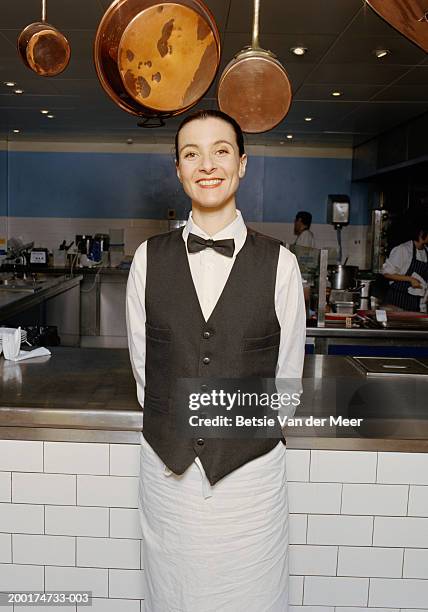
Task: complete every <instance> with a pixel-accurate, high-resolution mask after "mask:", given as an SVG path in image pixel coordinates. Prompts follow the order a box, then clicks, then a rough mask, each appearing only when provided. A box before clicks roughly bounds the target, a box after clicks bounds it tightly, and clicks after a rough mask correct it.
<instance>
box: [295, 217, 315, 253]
mask: <svg viewBox="0 0 428 612" xmlns="http://www.w3.org/2000/svg"><path fill="white" fill-rule="evenodd" d="M311 223H312V215H311V213H310V212H306V211H305V210H300V211H299V212H298V213H297V215H296V218H295V220H294V235H295V236H296V240H295V241H294V243H293V244H295V245H296V246H303V247H311V248H312V249H314V248H315V238H314V235H313V233H312V232H311V230H310V229H309V228H310V227H311Z"/></svg>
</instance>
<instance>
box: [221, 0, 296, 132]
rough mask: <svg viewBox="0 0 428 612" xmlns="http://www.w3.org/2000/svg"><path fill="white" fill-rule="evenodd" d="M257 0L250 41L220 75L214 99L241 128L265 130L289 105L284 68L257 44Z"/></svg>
mask: <svg viewBox="0 0 428 612" xmlns="http://www.w3.org/2000/svg"><path fill="white" fill-rule="evenodd" d="M259 14H260V0H255V2H254V23H253V41H252V45H251V46H249V47H245V48H244V49H242V51H240V52H239V53H238V54H237V55H235V57H234V58H233V59H232V61H231V62H229V64H228V65H227V66H226V68H225V69H224V71H223V74H222V75H221V77H220V81H219V86H218V92H217V99H218V105H219V107H220V109H221V110H222V111H224V112H225V113H228V114H229V115H231V116H232V117H234V119H236V120H237V121H238V123H239V125H240V126H241V128H242V130H243V131H244V132H250V133H258V132H267V131H268V130H271V129H272V128H274V127H275V126H276V125H278V123H280V122H281V121H282V120H283V119H284V117H285V116H286V114H287V113H288V110H289V108H290V104H291V99H292V93H291V85H290V81H289V79H288V75H287V72H286V71H285V68H284V67H283V66H282V64H281V63H280V62H279V61H278V60H277V59H276V56H275V55H274V54H273V53H271V52H270V51H266V50H265V49H262V48H261V47H260V45H259Z"/></svg>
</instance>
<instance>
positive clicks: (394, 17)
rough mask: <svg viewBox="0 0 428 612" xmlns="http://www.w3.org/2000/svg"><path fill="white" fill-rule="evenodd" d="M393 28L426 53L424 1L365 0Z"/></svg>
mask: <svg viewBox="0 0 428 612" xmlns="http://www.w3.org/2000/svg"><path fill="white" fill-rule="evenodd" d="M366 2H367V4H368V5H369V6H370V7H371V8H372V9H373V10H374V11H375V12H376V13H377V14H378V15H380V16H381V17H382V18H383V19H384V20H385V21H387V22H388V23H389V24H390V25H392V27H393V28H395V29H396V30H398V31H399V32H400V33H401V34H404V36H406V38H408V39H409V40H411V41H412V42H414V43H416V44H417V45H418V46H419V47H421V48H422V49H423V50H424V51H426V52H427V53H428V23H427V21H428V5H427V3H426V2H425V0H366Z"/></svg>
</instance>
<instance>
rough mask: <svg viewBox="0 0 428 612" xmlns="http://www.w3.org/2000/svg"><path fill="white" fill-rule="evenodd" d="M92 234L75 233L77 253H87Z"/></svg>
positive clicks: (89, 248)
mask: <svg viewBox="0 0 428 612" xmlns="http://www.w3.org/2000/svg"><path fill="white" fill-rule="evenodd" d="M91 244H92V236H90V235H88V234H77V235H76V246H77V250H78V251H79V253H82V254H83V255H88V254H89V253H90V250H91Z"/></svg>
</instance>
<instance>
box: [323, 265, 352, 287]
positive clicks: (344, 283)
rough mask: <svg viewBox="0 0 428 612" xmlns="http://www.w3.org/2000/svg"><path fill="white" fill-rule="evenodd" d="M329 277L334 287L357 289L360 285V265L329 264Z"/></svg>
mask: <svg viewBox="0 0 428 612" xmlns="http://www.w3.org/2000/svg"><path fill="white" fill-rule="evenodd" d="M328 271H329V272H328V277H329V280H330V283H331V288H332V289H345V290H347V289H355V288H356V287H357V285H358V283H357V274H358V266H342V265H341V264H335V265H330V266H328Z"/></svg>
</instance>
